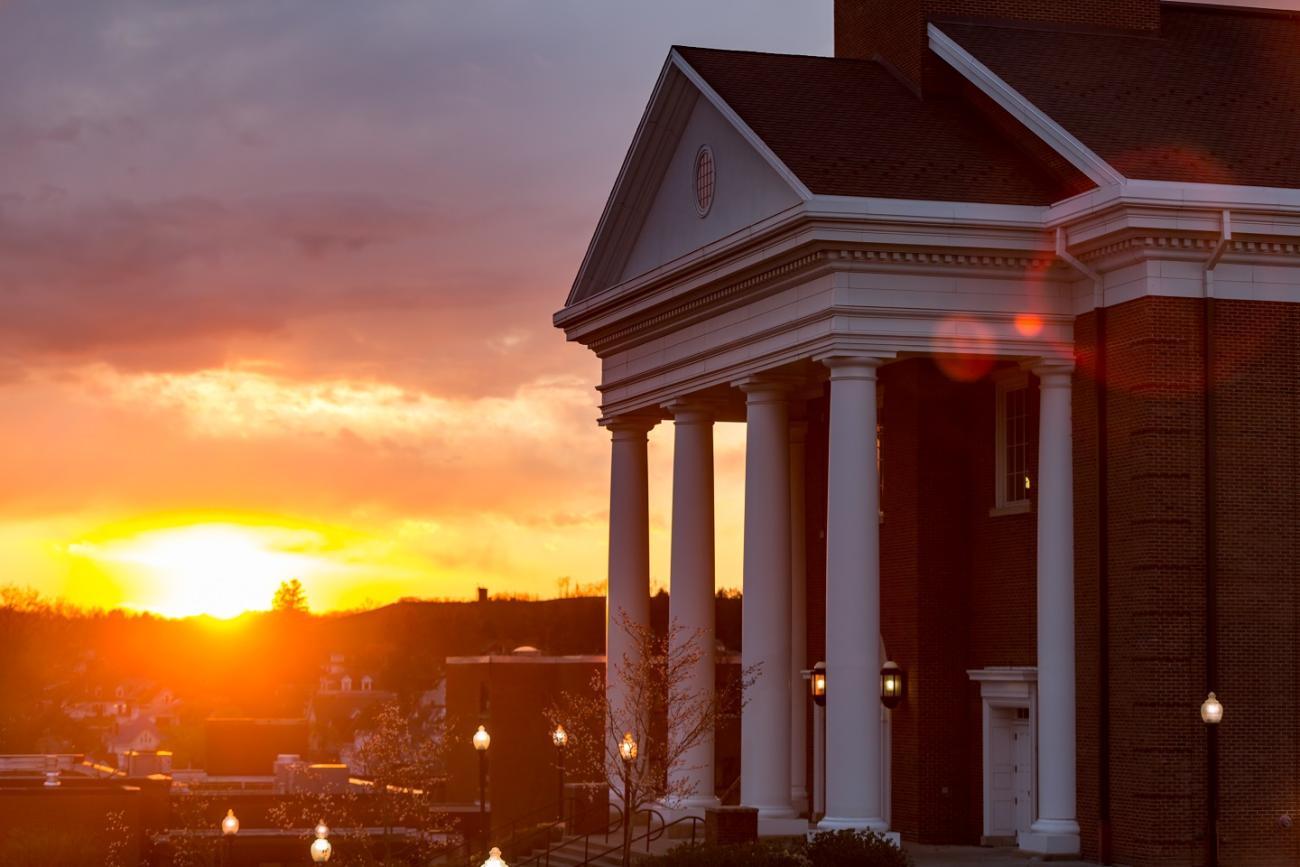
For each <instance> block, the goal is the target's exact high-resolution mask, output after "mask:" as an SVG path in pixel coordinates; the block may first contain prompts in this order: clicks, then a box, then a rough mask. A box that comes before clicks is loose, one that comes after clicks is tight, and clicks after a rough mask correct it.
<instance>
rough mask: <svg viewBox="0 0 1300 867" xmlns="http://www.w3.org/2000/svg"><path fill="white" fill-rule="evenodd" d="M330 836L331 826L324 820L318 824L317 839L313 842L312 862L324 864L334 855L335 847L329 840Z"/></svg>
mask: <svg viewBox="0 0 1300 867" xmlns="http://www.w3.org/2000/svg"><path fill="white" fill-rule="evenodd" d="M329 834H330V829H329V825H326V824H325V820H324V819H322V820H321V821H319V822H317V823H316V839H315V840H312V841H311V860H312V861H313V862H315V863H317V864H323V863H324V862H326V861H328V860H329V859H330V856H331V855H333V854H334V847H333V846H331V845H330V841H329V840H328V839H327V838H328V837H329Z"/></svg>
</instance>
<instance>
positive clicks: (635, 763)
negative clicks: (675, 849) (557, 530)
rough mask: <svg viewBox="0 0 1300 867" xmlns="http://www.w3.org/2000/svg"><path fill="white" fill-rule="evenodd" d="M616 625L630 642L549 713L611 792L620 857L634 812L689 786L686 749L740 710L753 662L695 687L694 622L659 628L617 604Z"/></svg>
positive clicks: (697, 648)
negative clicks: (735, 674)
mask: <svg viewBox="0 0 1300 867" xmlns="http://www.w3.org/2000/svg"><path fill="white" fill-rule="evenodd" d="M618 626H619V628H620V629H622V630H623V631H624V632H626V633H627V634H628V635H629V636H630V637H631V639H632V641H631V642H630V646H631V648H632V649H631V650H630V651H629V652H628V653H625V654H624V655H623V657H622V658H621V659H618V660H610V661H609V664H608V665H607V668H608V669H609V676H608V679H606V677H605V675H603V674H600V673H597V674H596V675H595V676H594V677H593V678H592V685H591V689H590V690H587V691H584V692H582V693H570V692H565V693H562V694H561V696H560V698H559V701H558V702H557V703H556V704H555V705H553V706H552V707H551V709H550V716H551V717H552V722H553V723H558V724H560V725H563V726H564V727H565V728H566V729H567V730H568V731H570V732H574V733H578V736H577V737H575V738H574V743H573V746H574V748H575V749H574V758H575V759H576V760H577V761H578V762H579V763H580V765H582V766H583V767H584V769H585V770H586V771H587V772H588V773H589V774H591V775H593V776H594V777H595V778H597V779H602V780H605V781H606V782H607V783H608V784H609V786H610V788H611V789H613V790H614V791H615V792H617V793H618V795H619V797H620V800H621V801H622V804H623V864H624V865H627V864H629V863H630V859H631V848H632V847H631V842H632V821H633V818H634V817H635V815H636V814H637V813H638V812H640V811H641V810H644V809H646V808H647V807H650V806H651V805H654V804H665V803H666V804H672V803H675V802H679V801H682V800H685V799H686V798H689V797H691V796H692V795H694V794H696V791H695V790H696V784H695V783H694V782H692V781H691V780H690V778H689V775H686V774H683V773H681V772H682V771H686V770H690V769H691V766H690V765H689V764H688V762H689V755H690V753H691V752H692V750H693V749H694V748H695V747H696V746H698V745H699V744H700V743H701V742H702V741H703V740H704V739H705V738H706V737H708V736H710V735H712V733H713V731H714V728H715V726H716V724H717V722H718V720H719V719H721V718H724V717H730V716H734V715H736V714H739V712H740V709H741V707H742V706H743V704H744V694H745V691H746V689H747V688H748V687H749V686H750V685H751V684H752V683H753V682H754V680H755V679H756V677H757V672H758V670H757V667H754V668H751V669H747V670H745V671H742V672H741V675H740V677H739V679H738V681H737V683H736V684H735V688H734V689H730V690H726V691H718V690H707V689H700V688H698V686H697V685H696V684H697V680H696V678H695V672H696V669H697V667H698V666H699V665H700V663H701V661H702V660H703V659H704V658H705V649H706V648H705V645H704V643H703V642H704V641H705V636H704V635H702V634H701V633H700V632H699V631H698V630H695V631H688V630H686V629H685V628H684V627H682V626H680V625H679V624H678V623H677V622H676V621H674V622H672V623H670V624H669V625H668V629H667V632H666V633H665V634H663V635H659V634H656V633H655V632H654V631H653V630H652V629H650V628H649V627H648V626H644V625H642V624H639V623H636V622H634V621H632V619H631V618H630V617H628V615H627V613H626V612H625V611H621V610H620V611H619V613H618Z"/></svg>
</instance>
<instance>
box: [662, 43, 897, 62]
mask: <svg viewBox="0 0 1300 867" xmlns="http://www.w3.org/2000/svg"><path fill="white" fill-rule="evenodd" d="M671 50H672V51H707V52H709V53H711V54H745V55H749V56H751V57H798V58H800V59H802V60H833V61H835V62H836V63H845V64H847V63H873V62H874V61H871V60H862V59H858V58H853V57H835V56H834V55H830V54H789V53H786V52H783V51H753V50H749V49H744V48H710V47H707V46H704V45H678V44H673V45H672V46H671Z"/></svg>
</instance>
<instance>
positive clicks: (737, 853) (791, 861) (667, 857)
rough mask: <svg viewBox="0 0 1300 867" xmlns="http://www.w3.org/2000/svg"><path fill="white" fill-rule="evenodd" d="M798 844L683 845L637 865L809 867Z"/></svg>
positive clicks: (662, 866) (669, 866)
mask: <svg viewBox="0 0 1300 867" xmlns="http://www.w3.org/2000/svg"><path fill="white" fill-rule="evenodd" d="M801 848H802V846H801V844H798V843H795V844H785V843H778V842H769V841H760V842H758V843H744V844H741V845H739V846H704V845H699V844H694V845H692V844H690V843H687V844H685V845H683V846H678V847H677V848H675V849H672V850H670V851H668V852H667V853H665V854H663V855H659V856H657V857H654V858H646V859H644V860H641V861H638V862H637V863H638V864H639V865H642V867H651V865H653V867H810V865H809V862H808V858H807V856H805V855H804V854H803V853H802V852H801V851H800V849H801Z"/></svg>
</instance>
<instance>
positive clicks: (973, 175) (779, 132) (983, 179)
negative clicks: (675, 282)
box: [676, 47, 1093, 205]
mask: <svg viewBox="0 0 1300 867" xmlns="http://www.w3.org/2000/svg"><path fill="white" fill-rule="evenodd" d="M676 50H677V51H678V53H679V54H681V56H682V58H683V59H684V60H685V61H686V62H687V63H688V64H690V66H691V67H692V68H693V69H694V70H695V71H696V72H698V73H699V74H700V75H701V76H702V77H703V78H704V79H705V81H707V82H708V84H709V86H710V87H712V88H713V89H714V90H715V91H717V93H718V95H719V96H721V97H722V99H723V100H724V101H725V102H726V103H727V104H728V105H729V106H731V108H732V109H733V110H734V111H735V112H736V113H737V114H738V115H740V117H741V119H742V120H744V121H745V123H746V124H747V125H748V126H749V127H750V128H751V129H752V130H753V131H754V132H755V133H756V134H757V135H758V137H759V138H760V139H762V140H763V141H764V142H765V143H766V144H767V146H768V147H770V148H771V149H772V151H773V153H775V154H776V155H777V157H778V158H780V160H781V161H782V162H783V163H785V165H786V166H787V167H788V168H789V169H790V170H791V171H792V172H794V174H795V175H796V176H797V177H798V178H799V180H800V181H802V182H803V183H804V184H805V185H806V186H807V187H808V188H809V189H810V190H812V192H813V193H816V194H824V195H837V196H870V197H880V198H895V199H929V200H936V201H952V202H991V203H996V204H1016V205H1043V204H1050V203H1052V202H1055V201H1059V200H1060V199H1063V198H1066V197H1067V196H1070V195H1073V194H1074V193H1076V192H1078V191H1079V189H1081V188H1083V189H1086V188H1088V187H1091V186H1093V185H1092V184H1091V183H1090V182H1088V180H1087V179H1086V178H1084V177H1083V176H1082V175H1071V176H1070V177H1066V178H1061V177H1057V176H1054V175H1053V174H1052V173H1050V172H1048V171H1047V170H1046V169H1045V168H1044V167H1043V166H1042V165H1040V164H1038V163H1036V162H1035V161H1034V160H1033V159H1031V158H1029V157H1028V156H1027V154H1026V152H1025V151H1023V150H1021V149H1020V148H1019V147H1017V146H1016V144H1015V143H1014V142H1012V141H1010V140H1008V139H1007V138H1006V137H1004V136H1003V135H1001V134H1000V133H999V132H998V130H997V128H996V126H995V125H994V124H991V123H989V122H988V121H987V119H986V118H984V117H983V116H981V115H980V114H979V113H978V112H977V111H976V110H975V108H974V107H972V106H971V105H969V104H966V103H963V102H962V101H961V100H959V99H954V98H943V97H928V98H926V99H924V100H923V99H921V98H920V97H919V96H917V95H916V94H915V93H914V92H913V91H912V90H910V89H909V88H908V87H906V86H905V85H904V84H902V83H901V82H900V81H899V80H898V79H896V78H895V77H894V76H893V75H892V74H891V73H890V72H889V71H888V70H887V69H886V68H885V67H883V66H882V65H880V64H879V63H876V62H874V61H870V60H850V59H846V58H831V57H809V56H804V55H789V54H761V53H756V52H748V51H720V50H715V49H706V48H684V47H678V48H677V49H676ZM1071 171H1072V170H1071Z"/></svg>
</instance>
